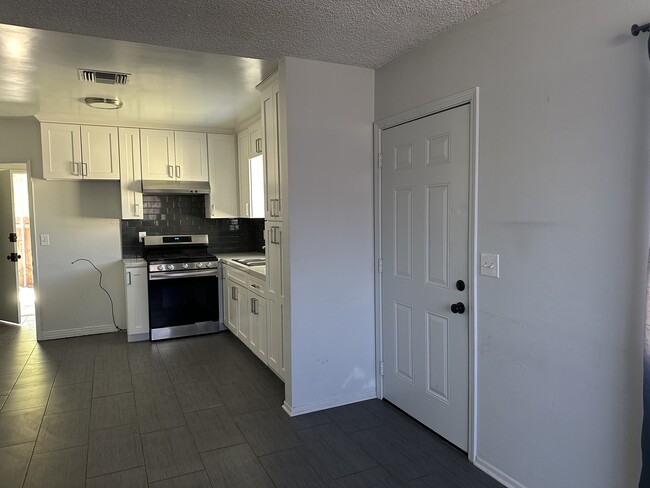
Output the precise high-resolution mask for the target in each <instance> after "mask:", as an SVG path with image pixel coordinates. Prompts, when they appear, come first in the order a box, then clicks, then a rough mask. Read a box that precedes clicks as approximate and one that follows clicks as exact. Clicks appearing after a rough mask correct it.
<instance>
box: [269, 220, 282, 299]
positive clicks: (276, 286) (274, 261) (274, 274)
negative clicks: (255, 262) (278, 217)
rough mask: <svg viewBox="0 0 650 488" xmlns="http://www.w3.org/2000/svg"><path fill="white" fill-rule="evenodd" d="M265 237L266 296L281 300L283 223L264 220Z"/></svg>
mask: <svg viewBox="0 0 650 488" xmlns="http://www.w3.org/2000/svg"><path fill="white" fill-rule="evenodd" d="M265 237H266V286H267V295H266V296H267V298H269V299H271V300H276V301H278V302H282V301H283V300H284V279H283V278H284V276H283V267H284V263H283V255H282V242H283V224H282V222H273V221H270V222H265Z"/></svg>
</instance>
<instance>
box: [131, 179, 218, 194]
mask: <svg viewBox="0 0 650 488" xmlns="http://www.w3.org/2000/svg"><path fill="white" fill-rule="evenodd" d="M142 193H144V194H145V195H161V194H162V195H197V194H198V195H207V194H209V193H210V183H208V182H207V181H165V180H145V181H143V182H142Z"/></svg>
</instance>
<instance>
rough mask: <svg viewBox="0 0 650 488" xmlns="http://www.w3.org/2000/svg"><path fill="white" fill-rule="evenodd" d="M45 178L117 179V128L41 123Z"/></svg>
mask: <svg viewBox="0 0 650 488" xmlns="http://www.w3.org/2000/svg"><path fill="white" fill-rule="evenodd" d="M41 145H42V149H43V178H45V179H52V180H54V179H66V180H81V179H89V180H118V179H119V178H120V162H119V155H118V143H117V128H116V127H102V126H92V125H77V124H55V123H43V124H41Z"/></svg>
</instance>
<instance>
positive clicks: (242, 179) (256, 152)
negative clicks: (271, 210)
mask: <svg viewBox="0 0 650 488" xmlns="http://www.w3.org/2000/svg"><path fill="white" fill-rule="evenodd" d="M261 128H262V125H261V122H260V121H257V122H255V123H254V124H252V125H251V126H250V127H248V128H247V129H245V130H243V131H241V132H239V133H238V134H237V148H238V154H239V213H240V216H241V217H250V218H260V219H261V218H264V201H265V198H264V161H263V157H262V147H263V144H262V137H261V135H262V132H261Z"/></svg>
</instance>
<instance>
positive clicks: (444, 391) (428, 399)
mask: <svg viewBox="0 0 650 488" xmlns="http://www.w3.org/2000/svg"><path fill="white" fill-rule="evenodd" d="M469 123H470V111H469V105H464V106H461V107H458V108H454V109H452V110H448V111H445V112H441V113H438V114H435V115H430V116H428V117H424V118H422V119H418V120H415V121H412V122H409V123H405V124H402V125H399V126H396V127H393V128H389V129H385V130H383V131H382V135H381V140H382V142H381V153H382V157H383V168H382V170H381V178H382V180H381V181H382V184H381V228H382V234H381V249H382V256H381V257H382V263H383V273H382V290H383V292H382V327H383V330H382V337H383V346H382V347H383V351H382V352H383V359H384V397H385V398H386V399H387V400H388V401H390V402H392V403H394V404H395V405H397V406H398V407H399V408H401V409H403V410H404V411H406V412H407V413H409V414H410V415H412V416H413V417H415V418H416V419H418V420H419V421H421V422H422V423H424V424H425V425H427V426H428V427H430V428H431V429H432V430H434V431H435V432H437V433H438V434H440V435H441V436H443V437H445V438H446V439H447V440H449V441H450V442H452V443H453V444H455V445H456V446H458V447H459V448H461V449H463V450H467V443H468V411H469V406H468V387H469V379H468V373H469V368H468V353H469V351H468V341H469V332H468V324H469V320H468V316H469V313H468V310H467V308H468V289H467V287H466V285H467V283H468V278H469V274H468V273H469V271H468V270H469V263H468V259H469V258H468V241H469V212H468V206H469V181H470V177H469V166H470V151H469V148H470V132H469ZM458 280H462V281H463V284H464V285H465V287H464V289H463V290H462V291H461V290H460V289H459V288H463V286H457V282H458ZM458 304H463V306H464V307H465V311H464V313H461V312H460V309H461V307H460V305H458ZM452 305H455V307H452ZM452 308H453V309H454V310H455V312H456V313H453V312H452Z"/></svg>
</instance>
